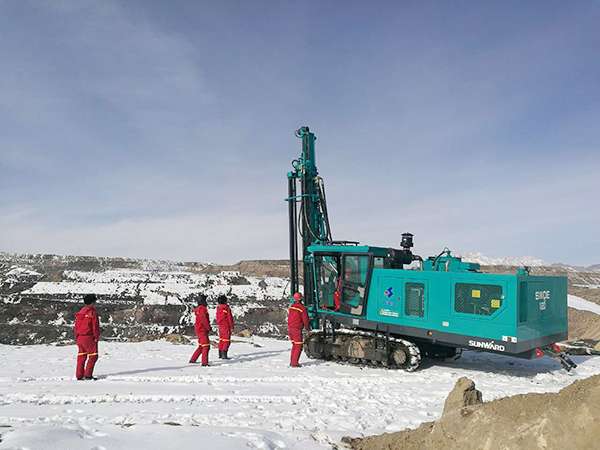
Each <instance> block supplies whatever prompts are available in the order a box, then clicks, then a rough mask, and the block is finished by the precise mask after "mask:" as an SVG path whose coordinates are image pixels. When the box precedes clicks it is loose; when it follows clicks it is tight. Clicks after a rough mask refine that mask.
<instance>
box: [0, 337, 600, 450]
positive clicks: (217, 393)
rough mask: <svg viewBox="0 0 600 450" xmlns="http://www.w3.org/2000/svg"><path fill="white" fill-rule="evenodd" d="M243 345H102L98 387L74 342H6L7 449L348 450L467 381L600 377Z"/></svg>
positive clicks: (0, 445)
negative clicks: (413, 364)
mask: <svg viewBox="0 0 600 450" xmlns="http://www.w3.org/2000/svg"><path fill="white" fill-rule="evenodd" d="M213 338H214V336H213ZM235 340H236V341H237V342H234V343H233V345H232V348H231V351H230V354H231V355H232V356H233V359H232V360H230V361H219V360H214V358H215V357H216V352H215V351H211V363H212V365H211V366H210V367H207V368H206V367H201V366H199V365H196V364H188V362H187V361H188V360H189V357H190V355H191V353H192V352H193V351H194V349H195V346H194V345H193V344H189V345H184V344H172V343H169V342H165V341H151V342H140V343H125V342H101V343H100V359H99V361H98V364H97V366H96V375H97V376H99V377H101V378H100V379H99V380H98V381H96V382H87V381H76V380H75V379H74V369H75V367H74V364H75V358H76V353H77V349H76V347H75V346H74V345H68V346H54V345H29V346H8V345H0V440H1V442H0V449H14V448H30V449H37V448H44V450H54V449H56V450H65V449H71V448H73V449H77V450H87V449H89V450H91V449H100V448H104V449H108V450H110V449H129V448H143V449H145V450H152V449H165V448H187V447H196V446H198V445H201V446H202V447H203V448H219V449H240V448H251V449H253V448H254V449H331V448H343V446H344V444H343V443H342V438H343V437H344V436H351V437H353V438H357V437H366V436H370V435H378V434H382V433H385V432H388V433H393V432H397V431H401V430H404V429H406V428H407V427H408V428H417V427H418V426H419V425H421V424H422V423H423V422H430V421H432V420H436V419H439V418H440V417H441V415H442V411H443V409H444V403H445V399H446V397H447V396H448V393H449V392H450V391H451V390H452V389H453V387H454V386H455V384H456V382H457V380H458V379H459V378H461V377H468V378H470V379H472V380H474V381H475V383H476V384H477V388H478V389H480V390H481V391H482V392H483V399H484V400H486V401H490V400H494V399H498V398H502V397H506V396H512V395H518V394H526V393H546V392H558V391H559V390H560V389H562V388H564V387H566V386H568V385H570V384H571V383H573V382H574V381H575V380H579V379H584V378H589V377H590V376H592V375H597V374H600V358H597V357H592V356H575V357H574V358H573V359H574V360H575V362H576V363H577V364H579V367H578V368H577V369H576V371H575V373H570V374H568V373H566V372H565V371H564V370H562V369H561V368H560V366H559V365H558V364H557V363H556V362H554V361H552V360H551V359H548V358H542V359H536V360H531V361H528V360H519V359H514V358H509V357H505V356H501V355H492V354H485V353H475V352H465V354H464V356H463V357H462V358H461V359H458V360H456V361H452V362H443V363H436V364H433V363H432V362H431V361H427V360H424V362H423V364H422V367H421V368H420V369H419V370H417V371H416V372H413V373H405V372H401V371H393V370H386V369H383V368H360V367H355V366H350V365H339V364H336V363H333V362H325V361H317V360H308V359H307V358H305V357H304V356H303V357H302V359H301V363H303V364H304V367H303V368H301V369H293V368H290V367H289V366H288V363H289V348H290V344H289V342H287V341H279V340H275V339H270V338H263V337H258V336H254V337H252V338H236V339H235ZM577 398H579V397H577ZM543 405H545V403H540V404H539V407H540V408H541V407H542V406H543ZM510 408H513V406H510ZM510 408H508V409H510ZM514 408H515V409H516V408H517V406H514ZM527 411H529V410H527ZM532 411H533V410H532ZM542 413H544V410H543V409H542V410H539V411H535V414H533V413H532V414H531V415H532V416H533V418H535V417H537V416H540V414H542ZM528 414H529V413H528ZM573 414H575V413H573ZM473 416H474V414H473ZM474 417H475V416H474ZM457 420H458V419H457ZM460 420H462V419H460ZM465 420H466V419H465ZM502 423H504V422H502ZM490 426H491V425H490ZM374 448H376V447H374ZM383 448H385V447H383ZM440 448H442V447H440ZM465 448H466V447H465ZM490 448H494V447H490ZM532 448H535V447H532ZM549 448H550V447H549ZM565 448H572V447H565Z"/></svg>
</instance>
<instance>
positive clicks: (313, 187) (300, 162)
mask: <svg viewBox="0 0 600 450" xmlns="http://www.w3.org/2000/svg"><path fill="white" fill-rule="evenodd" d="M294 134H295V136H296V137H298V138H300V139H302V155H301V156H300V158H299V159H295V160H293V161H292V168H293V171H291V172H288V174H287V177H288V198H286V201H287V202H288V209H289V234H290V283H291V293H292V295H293V294H294V293H295V292H298V286H299V261H298V237H300V241H301V245H302V264H303V266H302V268H303V285H304V298H305V302H306V306H307V307H308V309H309V311H310V312H312V313H314V312H315V305H316V291H315V286H314V276H313V275H314V274H313V269H312V256H311V255H310V253H309V252H308V247H310V246H311V245H315V244H327V243H330V242H331V228H330V226H329V217H328V215H327V201H326V199H325V184H324V182H323V179H322V178H321V177H319V176H318V175H319V173H318V171H317V166H316V155H315V140H316V139H317V138H316V137H315V135H314V134H313V133H311V132H310V130H309V128H308V127H302V128H300V129H299V130H296V131H295V132H294ZM298 185H299V186H300V192H299V193H298Z"/></svg>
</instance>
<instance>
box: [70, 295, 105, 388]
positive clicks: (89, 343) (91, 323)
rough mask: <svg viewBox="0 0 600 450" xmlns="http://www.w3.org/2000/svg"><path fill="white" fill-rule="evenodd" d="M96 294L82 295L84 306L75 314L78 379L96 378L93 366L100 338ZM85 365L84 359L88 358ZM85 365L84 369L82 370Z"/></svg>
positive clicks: (96, 359)
mask: <svg viewBox="0 0 600 450" xmlns="http://www.w3.org/2000/svg"><path fill="white" fill-rule="evenodd" d="M96 300H97V298H96V296H95V295H94V294H87V295H85V296H84V297H83V303H85V306H84V307H83V308H81V311H79V312H78V313H77V314H75V339H76V340H77V347H78V348H79V353H77V372H76V376H77V379H78V380H96V379H97V378H95V377H94V366H95V365H96V361H98V339H100V318H99V317H98V313H97V312H96ZM88 356H89V358H90V359H89V360H88V362H87V366H86V365H85V361H86V360H87V359H88ZM84 367H85V370H84Z"/></svg>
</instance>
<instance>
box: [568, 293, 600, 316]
mask: <svg viewBox="0 0 600 450" xmlns="http://www.w3.org/2000/svg"><path fill="white" fill-rule="evenodd" d="M567 302H568V305H569V307H570V308H575V309H579V310H581V311H590V312H593V313H596V314H600V305H598V304H597V303H594V302H590V301H588V300H585V299H583V298H581V297H577V296H576V295H569V296H568V300H567Z"/></svg>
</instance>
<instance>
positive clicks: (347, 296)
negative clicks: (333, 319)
mask: <svg viewBox="0 0 600 450" xmlns="http://www.w3.org/2000/svg"><path fill="white" fill-rule="evenodd" d="M370 264H371V255H369V254H366V255H344V261H343V270H344V274H343V283H341V305H340V310H341V312H343V313H346V314H352V315H362V313H363V308H364V304H365V299H366V295H367V281H368V276H369V269H370Z"/></svg>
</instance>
